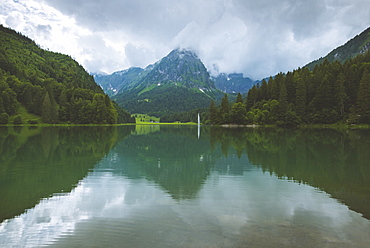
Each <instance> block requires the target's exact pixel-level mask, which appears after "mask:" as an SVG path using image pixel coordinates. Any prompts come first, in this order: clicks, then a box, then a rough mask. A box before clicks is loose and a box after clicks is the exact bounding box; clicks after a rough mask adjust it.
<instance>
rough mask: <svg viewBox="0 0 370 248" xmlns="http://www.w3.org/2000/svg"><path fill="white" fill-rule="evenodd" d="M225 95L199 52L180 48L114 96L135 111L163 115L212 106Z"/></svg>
mask: <svg viewBox="0 0 370 248" xmlns="http://www.w3.org/2000/svg"><path fill="white" fill-rule="evenodd" d="M222 95H223V93H222V92H221V91H219V90H217V89H216V87H215V85H214V83H213V81H212V80H211V79H210V75H209V73H208V71H207V69H206V68H205V66H204V65H203V63H202V62H201V61H200V59H199V58H198V57H197V55H196V54H195V53H194V52H192V51H189V50H180V49H176V50H173V51H172V52H171V53H169V54H168V55H167V56H166V57H164V58H163V59H162V60H160V61H158V62H157V63H156V64H154V65H153V66H151V67H150V68H147V69H146V73H145V74H144V75H143V76H140V77H139V79H135V80H133V81H132V82H131V83H130V84H128V85H127V87H125V88H122V89H121V90H120V91H119V93H118V94H117V95H116V96H114V97H113V99H114V100H115V101H116V102H117V103H118V104H120V106H122V107H124V108H125V109H128V110H129V111H131V112H132V113H150V114H152V115H156V116H162V115H164V114H168V113H176V112H182V111H188V110H191V109H194V108H202V107H208V106H209V103H210V101H211V100H212V99H214V98H220V97H221V96H222Z"/></svg>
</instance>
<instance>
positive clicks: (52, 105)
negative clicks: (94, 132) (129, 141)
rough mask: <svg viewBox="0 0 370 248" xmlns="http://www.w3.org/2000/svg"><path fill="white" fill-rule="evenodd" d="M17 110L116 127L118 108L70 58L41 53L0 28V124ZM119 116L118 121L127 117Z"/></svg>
mask: <svg viewBox="0 0 370 248" xmlns="http://www.w3.org/2000/svg"><path fill="white" fill-rule="evenodd" d="M22 109H26V111H27V112H28V113H32V114H34V115H37V116H41V117H42V121H43V122H46V123H58V122H60V121H61V122H71V123H84V124H88V123H116V122H117V120H118V114H117V110H119V109H117V107H116V106H115V104H114V103H113V102H112V101H111V100H110V99H109V97H108V96H107V95H105V94H104V92H103V91H102V89H101V88H100V87H99V86H98V85H97V84H96V83H95V81H94V79H93V77H92V76H91V75H89V74H88V73H87V72H86V71H85V70H84V68H83V67H82V66H81V65H79V64H78V63H77V62H76V61H74V60H73V59H72V58H71V57H69V56H67V55H63V54H59V53H53V52H49V51H45V50H43V49H41V48H40V47H39V46H37V45H36V44H35V42H34V41H32V40H31V39H29V38H27V37H25V36H23V35H21V34H19V33H17V32H15V31H14V30H12V29H8V28H5V27H3V26H1V25H0V115H1V116H0V117H1V118H0V122H1V124H4V123H8V121H9V117H10V119H12V118H13V117H12V116H14V115H17V114H19V113H20V112H21V110H22ZM119 112H120V113H122V114H127V113H125V112H122V111H121V110H119ZM121 117H122V118H120V119H121V120H123V119H125V118H129V115H128V116H125V117H123V116H121ZM17 120H18V122H22V120H19V118H17ZM32 122H35V120H32Z"/></svg>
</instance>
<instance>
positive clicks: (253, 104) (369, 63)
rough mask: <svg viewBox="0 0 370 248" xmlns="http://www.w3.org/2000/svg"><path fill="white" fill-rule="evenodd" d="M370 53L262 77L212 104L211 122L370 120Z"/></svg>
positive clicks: (331, 122)
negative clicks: (245, 90)
mask: <svg viewBox="0 0 370 248" xmlns="http://www.w3.org/2000/svg"><path fill="white" fill-rule="evenodd" d="M369 71H370V52H367V53H365V54H360V55H358V56H357V57H355V58H353V59H350V60H347V61H346V62H345V63H344V64H341V63H340V62H338V61H334V62H331V63H330V62H329V61H327V60H325V61H324V62H323V63H322V64H320V65H316V66H315V68H314V69H313V70H312V71H310V70H309V69H308V68H299V69H297V70H295V71H293V72H288V73H286V74H283V73H279V74H277V75H276V76H275V77H270V78H269V80H268V81H266V80H263V81H262V82H261V83H260V84H257V85H255V86H254V87H253V88H252V89H250V90H249V92H248V95H247V98H246V100H245V101H244V100H243V98H242V97H241V95H240V94H239V95H238V98H237V100H236V102H235V103H233V104H229V102H228V99H227V95H225V96H224V98H223V99H222V101H221V105H220V106H219V107H218V106H216V105H215V103H214V102H211V105H210V123H211V124H228V123H234V124H277V125H281V126H296V125H299V124H333V123H339V122H344V123H364V124H370V73H369Z"/></svg>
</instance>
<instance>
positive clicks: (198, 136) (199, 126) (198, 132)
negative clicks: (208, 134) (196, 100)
mask: <svg viewBox="0 0 370 248" xmlns="http://www.w3.org/2000/svg"><path fill="white" fill-rule="evenodd" d="M199 137H200V115H199V113H198V139H199Z"/></svg>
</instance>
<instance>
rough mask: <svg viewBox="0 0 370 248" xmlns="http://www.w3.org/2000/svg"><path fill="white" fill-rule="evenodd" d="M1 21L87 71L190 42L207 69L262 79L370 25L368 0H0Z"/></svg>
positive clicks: (120, 65)
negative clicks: (68, 56) (63, 54)
mask: <svg viewBox="0 0 370 248" xmlns="http://www.w3.org/2000/svg"><path fill="white" fill-rule="evenodd" d="M0 23H1V24H3V25H4V26H7V27H11V28H13V29H15V30H17V31H20V32H22V33H23V34H25V35H27V36H28V37H30V38H31V39H34V40H35V41H36V42H37V43H38V44H39V45H40V46H41V47H43V48H47V49H49V50H51V51H56V52H61V53H65V54H68V55H71V56H72V57H73V58H75V59H76V60H77V61H78V62H79V63H81V64H82V65H83V66H84V67H85V68H86V70H88V71H89V72H106V73H112V72H114V71H118V70H123V69H127V68H129V67H131V66H139V67H146V66H147V65H149V64H151V63H154V62H156V61H157V60H159V59H161V58H162V57H164V56H166V55H167V54H168V53H169V52H170V51H171V50H173V49H175V48H178V47H181V48H191V49H193V50H194V51H196V52H197V53H198V55H199V57H200V58H201V59H202V61H203V62H204V64H205V65H206V67H207V69H208V70H209V71H210V72H211V73H212V74H213V75H215V74H217V73H218V72H225V73H232V72H241V73H244V75H245V76H249V77H252V78H253V79H261V78H263V77H267V76H270V75H275V74H276V73H278V72H286V71H291V70H294V69H296V68H298V67H302V66H304V65H305V64H307V63H308V62H310V61H312V60H314V59H317V58H319V57H322V56H325V55H326V54H327V53H328V52H330V51H331V50H332V49H334V48H336V47H337V46H339V45H342V44H344V43H345V42H347V41H348V40H349V39H351V38H352V37H354V36H355V35H357V34H359V33H361V32H362V31H364V30H365V29H366V28H368V27H369V26H370V1H369V0H258V1H257V0H39V1H37V0H1V2H0Z"/></svg>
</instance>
